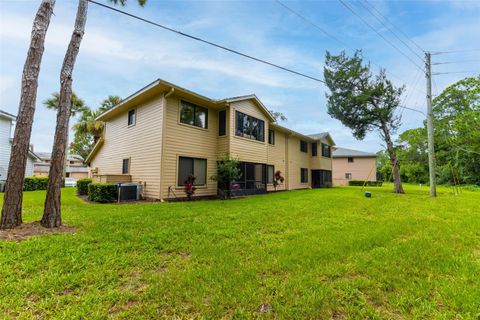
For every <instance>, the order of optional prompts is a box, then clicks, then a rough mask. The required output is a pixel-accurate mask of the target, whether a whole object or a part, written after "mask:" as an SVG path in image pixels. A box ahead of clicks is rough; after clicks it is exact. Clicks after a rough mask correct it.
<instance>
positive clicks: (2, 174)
mask: <svg viewBox="0 0 480 320" xmlns="http://www.w3.org/2000/svg"><path fill="white" fill-rule="evenodd" d="M10 124H11V121H10V120H8V119H5V118H3V117H0V180H6V179H7V170H8V162H9V159H10V148H11V147H10Z"/></svg>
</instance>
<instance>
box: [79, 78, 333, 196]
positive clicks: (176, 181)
mask: <svg viewBox="0 0 480 320" xmlns="http://www.w3.org/2000/svg"><path fill="white" fill-rule="evenodd" d="M98 120H100V121H104V122H105V130H104V137H103V138H101V139H100V140H99V141H98V142H97V144H96V145H95V147H94V149H93V151H92V153H91V154H90V155H89V156H88V157H87V159H86V162H87V163H88V164H89V165H90V169H91V174H92V176H93V178H94V180H95V181H103V182H125V181H132V182H138V183H142V184H143V185H144V196H145V197H148V198H154V199H168V198H172V197H176V196H177V197H184V196H185V194H184V192H183V184H184V181H185V180H186V178H187V176H188V175H189V174H193V175H194V176H195V177H196V187H197V189H196V192H195V195H196V196H211V195H217V183H216V182H215V181H212V180H211V179H210V177H211V176H213V175H215V173H216V168H217V161H218V160H219V159H220V158H221V156H222V155H223V154H225V153H229V154H231V155H232V156H237V157H238V158H239V159H240V161H241V163H240V170H241V171H242V173H243V174H242V178H241V179H240V180H239V181H236V185H237V186H240V187H241V188H242V189H243V190H245V193H246V194H255V193H262V192H266V191H268V190H273V185H272V182H273V176H274V173H275V172H276V171H280V172H281V173H282V176H283V177H284V178H285V181H284V183H283V184H281V185H280V186H279V188H278V189H287V190H291V189H301V188H310V187H314V188H316V187H323V186H330V185H331V179H332V171H331V170H332V159H331V149H332V146H334V145H335V143H334V141H333V140H332V138H331V137H330V135H329V134H328V133H321V134H317V135H304V134H301V133H298V132H295V131H293V130H290V129H287V128H285V127H282V126H279V125H278V124H276V123H275V120H274V118H273V117H272V115H271V114H270V112H269V111H268V110H267V108H266V107H265V106H264V105H263V104H262V102H261V101H260V100H259V99H258V98H257V97H256V96H255V95H248V96H241V97H233V98H227V99H222V100H213V99H210V98H207V97H205V96H202V95H200V94H198V93H195V92H192V91H190V90H187V89H184V88H181V87H179V86H177V85H174V84H171V83H169V82H166V81H163V80H160V79H159V80H156V81H154V82H152V83H151V84H149V85H147V86H146V87H144V88H142V89H141V90H139V91H137V92H136V93H134V94H133V95H131V96H130V97H128V98H126V99H125V100H123V101H122V102H121V103H120V104H118V105H117V106H115V107H114V108H112V109H110V110H108V111H107V112H105V113H103V114H102V115H100V116H99V117H98Z"/></svg>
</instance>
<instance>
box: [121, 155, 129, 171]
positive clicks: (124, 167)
mask: <svg viewBox="0 0 480 320" xmlns="http://www.w3.org/2000/svg"><path fill="white" fill-rule="evenodd" d="M129 172H130V159H123V162H122V174H128V173H129Z"/></svg>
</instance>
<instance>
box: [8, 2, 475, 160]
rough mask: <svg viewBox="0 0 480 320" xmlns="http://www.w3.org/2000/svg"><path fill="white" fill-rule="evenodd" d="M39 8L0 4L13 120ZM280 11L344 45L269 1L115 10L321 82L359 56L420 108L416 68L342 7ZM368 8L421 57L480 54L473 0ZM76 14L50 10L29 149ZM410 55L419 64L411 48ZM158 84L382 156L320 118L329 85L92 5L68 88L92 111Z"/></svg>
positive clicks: (45, 144) (45, 125)
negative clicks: (334, 62) (232, 103)
mask: <svg viewBox="0 0 480 320" xmlns="http://www.w3.org/2000/svg"><path fill="white" fill-rule="evenodd" d="M100 1H101V2H104V3H108V1H102V0H100ZM39 3H40V1H5V0H0V109H3V110H6V111H8V112H10V113H14V114H16V113H17V110H18V101H19V96H20V80H21V73H22V68H23V64H24V62H25V57H26V52H27V48H28V44H29V40H30V39H29V38H30V32H31V26H32V21H33V17H34V15H35V12H36V10H37V8H38V5H39ZM285 3H286V4H287V5H288V6H290V7H291V8H293V9H294V10H296V11H298V12H300V13H301V14H302V15H304V16H305V17H307V18H308V19H310V20H311V21H313V22H315V23H316V24H317V25H318V26H320V27H322V28H324V29H325V30H327V31H328V32H330V33H332V34H334V35H335V36H336V37H337V38H338V39H340V40H341V41H342V42H343V43H346V44H348V47H349V48H345V45H344V44H342V43H339V42H337V41H335V40H334V39H331V38H330V37H327V36H326V35H325V34H323V33H322V32H321V31H319V30H318V29H316V28H314V27H312V26H311V25H309V24H308V23H306V22H305V21H303V20H301V19H300V18H298V17H297V16H295V15H293V14H292V13H291V12H289V11H287V10H286V9H285V8H283V7H282V6H280V5H279V4H278V3H277V2H275V1H163V0H162V1H159V0H157V1H152V0H149V1H148V2H147V5H146V6H145V7H144V8H139V7H138V6H137V5H136V4H135V1H133V0H130V1H129V4H128V5H127V6H126V7H124V8H123V10H126V11H129V12H131V13H135V14H138V15H141V16H142V17H145V18H148V19H151V20H154V21H156V22H159V23H162V24H165V25H168V26H170V27H172V28H175V29H178V30H181V31H184V32H187V33H190V34H193V35H196V36H199V37H203V38H205V39H207V40H210V41H214V42H217V43H219V44H222V45H225V46H228V47H231V48H234V49H236V50H239V51H242V52H245V53H248V54H251V55H254V56H256V57H259V58H262V59H266V60H269V61H272V62H274V63H277V64H279V65H282V66H285V67H288V68H292V69H295V70H297V71H300V72H304V73H307V74H309V75H312V76H315V77H320V78H322V77H323V76H322V71H323V60H324V56H325V50H329V51H331V52H332V53H338V52H339V51H341V50H343V49H345V50H347V52H351V51H350V48H362V49H363V52H364V56H365V58H366V59H369V60H370V61H372V63H373V65H372V68H373V70H374V71H375V72H376V71H378V66H382V67H385V68H386V69H387V74H388V76H389V77H390V78H391V79H392V80H393V81H394V83H396V84H397V85H406V92H405V94H404V99H405V105H407V106H409V107H413V108H417V109H419V110H425V80H424V76H423V74H422V73H421V71H419V69H418V68H417V67H416V66H415V65H413V64H412V63H411V62H410V61H409V60H407V59H406V58H405V57H404V56H402V55H401V54H400V53H398V52H397V51H395V49H393V48H392V47H391V46H389V45H388V44H387V43H386V42H385V41H384V40H382V39H381V38H380V37H379V36H378V35H377V34H376V33H374V32H373V31H372V30H371V29H370V28H369V27H368V26H366V25H365V24H364V23H363V22H362V21H361V20H359V19H358V17H356V16H354V15H353V14H352V13H351V12H349V11H348V10H347V9H346V8H345V7H343V6H342V4H341V3H340V2H338V1H286V2H285ZM347 3H348V5H349V6H351V7H352V8H353V9H354V10H355V11H356V12H358V13H359V14H360V15H361V16H362V17H364V19H366V20H367V21H368V22H369V23H370V24H372V25H373V26H374V27H375V28H376V29H377V30H378V32H380V33H381V34H383V35H384V36H385V37H386V38H388V39H389V40H390V41H391V42H392V43H393V44H394V45H396V46H397V47H399V48H401V49H402V50H403V51H404V52H405V53H406V54H408V55H409V56H410V57H411V59H413V60H414V61H415V62H416V63H418V64H419V65H422V61H421V60H420V59H419V58H417V57H415V56H414V55H413V53H411V52H410V51H408V50H407V49H406V48H405V46H404V45H403V44H402V43H401V42H400V41H398V40H397V39H396V38H395V37H394V36H393V35H392V34H391V33H390V32H389V30H388V29H387V28H385V27H384V26H383V25H382V24H381V23H380V22H379V21H377V20H376V19H375V18H374V17H373V16H372V15H371V14H370V13H369V12H368V11H367V10H366V9H365V8H364V7H362V6H361V4H360V3H359V2H347ZM363 3H364V4H365V5H367V6H368V3H365V2H363ZM369 3H370V4H372V5H373V6H375V8H376V9H377V10H379V11H380V12H382V14H383V15H384V16H386V17H388V19H389V21H391V22H393V23H394V24H395V25H396V26H398V27H400V29H401V30H402V31H403V32H404V33H405V34H407V35H408V36H409V38H411V39H413V40H414V41H415V42H417V43H418V44H419V45H420V46H421V47H422V48H424V49H426V50H432V51H444V50H467V49H479V48H480V1H452V2H447V1H373V0H369ZM76 6H77V3H76V1H57V4H56V7H55V16H54V17H53V19H52V21H51V24H50V28H49V31H48V34H47V41H46V46H45V53H44V57H43V62H42V66H41V73H40V83H39V89H38V98H37V111H36V114H35V122H34V127H33V132H32V143H33V144H34V145H35V150H36V151H49V150H50V149H51V147H52V142H53V135H54V130H55V113H54V112H53V111H50V110H47V109H45V107H44V106H43V105H42V103H41V102H42V101H43V100H45V99H46V98H48V97H49V96H50V94H51V93H52V92H55V91H58V90H59V80H58V79H59V71H60V67H61V64H62V61H63V56H64V54H65V50H66V47H67V44H68V41H69V38H70V35H71V30H72V28H73V22H74V17H75V12H76ZM403 39H404V38H403ZM404 41H408V40H404ZM412 47H413V46H412ZM413 49H415V50H416V51H417V53H418V54H419V55H422V53H421V52H420V51H419V50H418V49H417V48H415V47H413ZM433 59H434V61H436V62H445V61H464V60H478V59H480V52H479V51H477V52H475V51H471V52H462V53H456V54H449V55H438V56H434V57H433ZM463 70H475V71H478V70H480V62H478V61H476V62H466V63H460V64H445V65H436V66H434V71H436V72H447V71H463ZM468 75H473V73H470V74H468V73H467V74H449V75H441V76H440V75H439V76H437V77H435V82H434V90H433V91H434V93H437V92H440V91H441V90H442V89H444V88H445V87H446V86H448V85H449V84H451V83H453V82H455V81H457V80H460V79H462V78H463V77H465V76H468ZM157 78H162V79H165V80H167V81H170V82H173V83H175V84H178V85H180V86H183V87H186V88H188V89H191V90H193V91H196V92H199V93H201V94H203V95H206V96H209V97H211V98H224V97H229V96H238V95H244V94H250V93H255V94H256V95H257V96H258V97H259V98H260V99H261V100H262V101H263V102H264V104H265V105H266V106H267V107H268V108H269V109H274V110H277V111H281V112H283V113H284V114H285V115H286V116H287V117H288V121H287V122H284V123H282V124H283V125H285V126H288V127H290V128H292V129H294V130H297V131H299V132H302V133H305V134H310V133H316V132H321V131H329V132H330V133H331V134H332V136H333V138H334V140H335V141H336V143H337V145H339V146H343V147H349V148H355V149H359V150H364V151H373V152H375V151H378V150H380V149H382V143H381V141H380V139H379V137H378V136H377V134H376V133H374V132H372V133H370V134H368V135H367V137H366V138H365V140H363V141H357V140H355V139H354V138H353V137H352V135H351V133H350V130H349V129H348V128H345V127H343V126H342V125H341V123H340V122H339V121H337V120H334V119H332V118H330V117H329V116H328V114H327V112H326V99H325V93H326V92H327V88H326V87H325V86H324V85H323V84H321V83H317V82H314V81H311V80H308V79H305V78H302V77H298V76H296V75H293V74H289V73H286V72H284V71H280V70H276V69H273V68H271V67H269V66H265V65H261V64H258V63H256V62H254V61H250V60H247V59H244V58H242V57H239V56H236V55H232V54H231V53H228V52H225V51H222V50H220V49H217V48H213V47H210V46H207V45H205V44H202V43H198V42H195V41H192V40H190V39H186V38H182V37H179V36H178V35H175V34H172V33H169V32H167V31H163V30H161V29H158V28H155V27H153V26H150V25H147V24H145V23H142V22H139V21H135V20H132V19H131V18H128V17H125V16H121V15H119V14H116V13H114V12H111V11H108V10H106V9H103V8H101V7H98V6H96V5H94V4H90V5H89V13H88V19H87V29H86V33H85V36H84V41H83V43H82V46H81V50H80V54H79V57H78V59H77V64H76V66H75V71H74V82H73V87H74V91H75V92H77V94H78V95H79V96H80V97H81V98H83V99H84V100H85V101H86V103H87V104H88V105H89V106H90V107H92V108H97V107H98V105H99V104H100V102H101V101H102V100H103V99H104V98H106V97H107V96H108V95H119V96H121V97H126V96H128V95H129V94H131V93H133V92H135V91H136V90H138V89H139V88H141V87H143V86H144V85H146V84H147V83H149V82H151V81H153V80H155V79H157ZM402 116H403V125H402V128H401V130H400V131H403V130H405V129H409V128H414V127H418V126H420V125H421V124H422V120H423V119H422V117H423V116H422V115H421V114H419V113H415V112H413V111H409V110H404V111H402ZM74 121H75V120H73V121H72V122H74Z"/></svg>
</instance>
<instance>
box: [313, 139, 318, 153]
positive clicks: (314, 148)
mask: <svg viewBox="0 0 480 320" xmlns="http://www.w3.org/2000/svg"><path fill="white" fill-rule="evenodd" d="M317 149H318V144H317V143H316V142H313V143H312V157H316V156H317V154H318V150H317Z"/></svg>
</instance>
